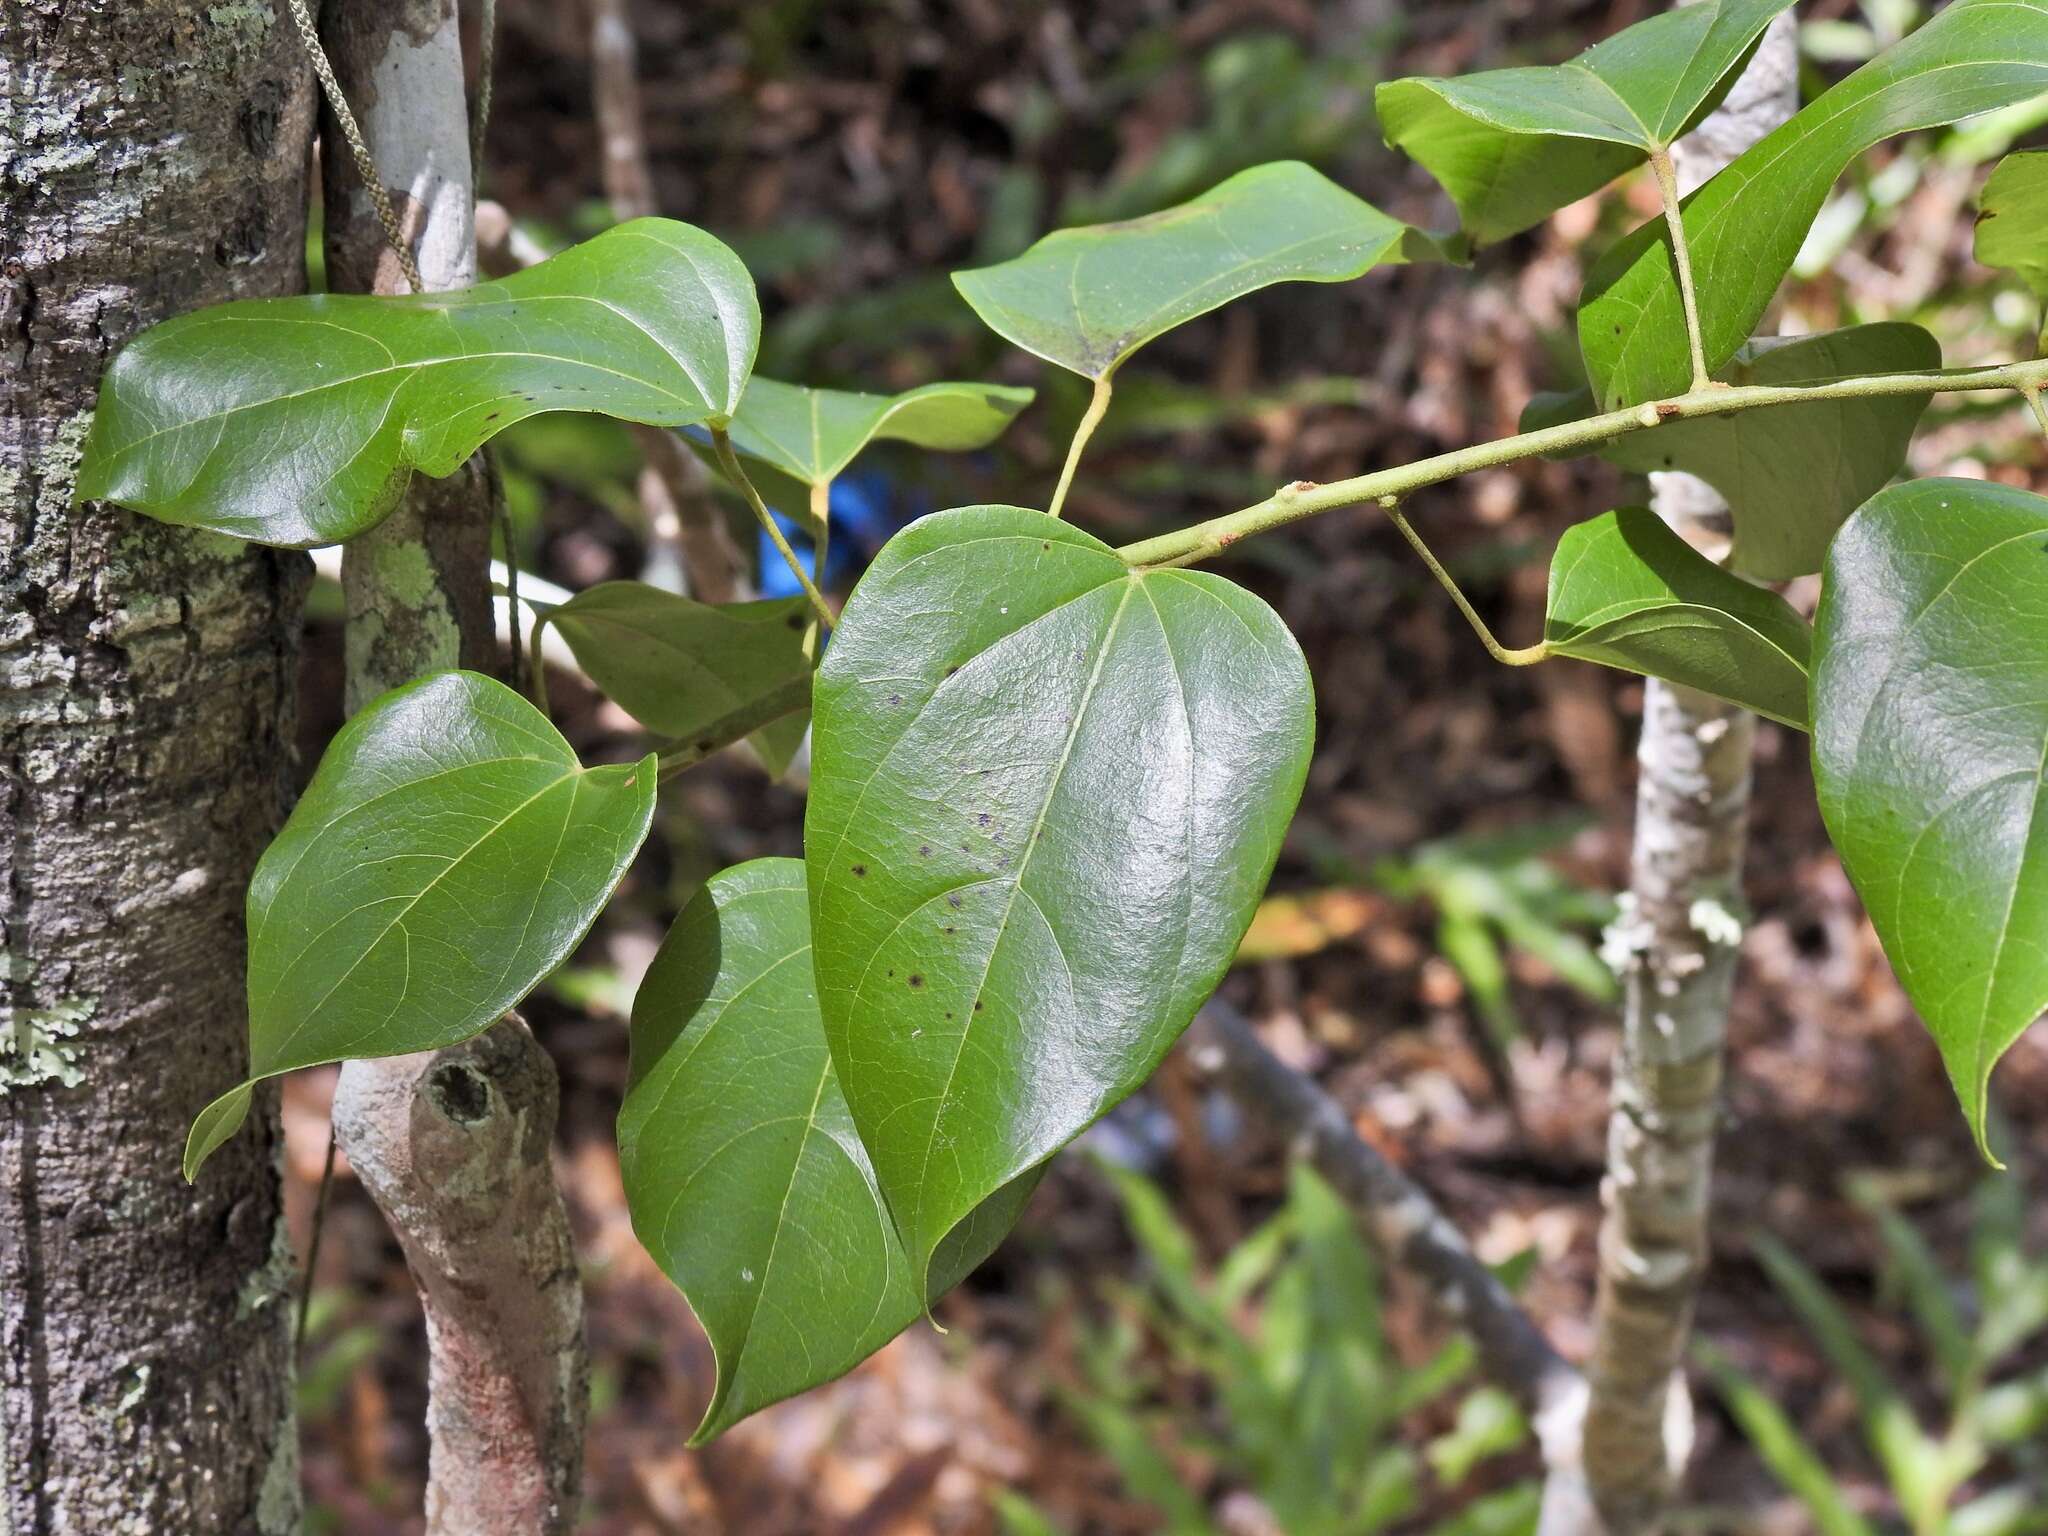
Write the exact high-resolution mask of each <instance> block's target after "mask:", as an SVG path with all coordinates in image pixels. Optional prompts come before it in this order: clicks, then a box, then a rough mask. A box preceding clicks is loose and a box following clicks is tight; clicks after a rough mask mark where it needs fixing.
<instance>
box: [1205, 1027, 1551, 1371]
mask: <svg viewBox="0 0 2048 1536" xmlns="http://www.w3.org/2000/svg"><path fill="white" fill-rule="evenodd" d="M1182 1048H1183V1049H1184V1050H1186V1051H1187V1052H1188V1054H1189V1056H1190V1059H1191V1060H1192V1061H1193V1063H1194V1065H1195V1067H1196V1069H1197V1070H1198V1071H1201V1072H1203V1073H1206V1074H1207V1075H1209V1076H1211V1077H1213V1078H1215V1079H1216V1080H1217V1081H1218V1083H1219V1084H1220V1085H1221V1086H1222V1087H1223V1088H1224V1089H1225V1090H1226V1091H1227V1092H1228V1093H1229V1094H1230V1096H1231V1097H1232V1098H1233V1099H1234V1100H1236V1101H1237V1103H1238V1104H1240V1105H1241V1106H1243V1107H1244V1108H1245V1109H1246V1110H1248V1111H1249V1112H1250V1113H1251V1114H1252V1115H1253V1116H1254V1117H1255V1118H1256V1119H1258V1120H1259V1121H1261V1122H1263V1123H1264V1124H1265V1125H1266V1127H1267V1128H1268V1129H1269V1130H1271V1131H1272V1132H1274V1133H1276V1134H1277V1135H1279V1136H1281V1137H1282V1138H1284V1139H1285V1140H1287V1141H1288V1142H1289V1143H1290V1144H1291V1145H1292V1146H1293V1147H1294V1148H1295V1149H1296V1151H1297V1153H1298V1154H1299V1155H1300V1156H1302V1157H1303V1158H1305V1159H1307V1161H1308V1162H1309V1164H1310V1166H1312V1167H1313V1168H1314V1169H1315V1170H1316V1172H1318V1173H1320V1174H1321V1175H1322V1176H1323V1178H1324V1179H1325V1180H1327V1181H1328V1182H1329V1184H1330V1185H1331V1187H1332V1188H1334V1189H1335V1190H1336V1191H1337V1193H1338V1194H1339V1195H1341V1196H1342V1197H1343V1199H1344V1201H1345V1203H1346V1204H1347V1205H1348V1206H1350V1207H1351V1210H1352V1212H1353V1214H1354V1215H1356V1216H1357V1217H1358V1219H1359V1221H1360V1223H1361V1225H1362V1226H1363V1227H1364V1229H1365V1231H1366V1233H1367V1235H1368V1236H1369V1237H1371V1239H1372V1240H1373V1243H1374V1246H1375V1247H1377V1248H1378V1249H1379V1250H1380V1252H1381V1254H1382V1256H1383V1257H1384V1258H1385V1259H1386V1261H1387V1262H1388V1263H1389V1264H1390V1265H1394V1266H1397V1267H1399V1268H1400V1269H1401V1270H1402V1271H1403V1272H1404V1273H1406V1274H1410V1275H1413V1276H1414V1277H1415V1278H1416V1279H1418V1280H1420V1281H1421V1282H1422V1283H1423V1284H1424V1285H1425V1286H1426V1287H1427V1289H1428V1293H1429V1299H1430V1301H1431V1302H1432V1304H1434V1305H1435V1306H1436V1307H1437V1308H1438V1309H1439V1310H1440V1311H1441V1312H1443V1313H1444V1314H1445V1315H1446V1316H1447V1317H1448V1318H1450V1319H1451V1320H1452V1321H1453V1322H1455V1323H1457V1324H1458V1325H1459V1326H1460V1327H1463V1328H1465V1329H1467V1330H1468V1331H1469V1332H1470V1333H1471V1335H1472V1339H1473V1342H1474V1343H1475V1344H1477V1345H1478V1347H1479V1355H1480V1360H1481V1362H1482V1364H1483V1366H1484V1368H1485V1370H1486V1373H1487V1375H1488V1376H1490V1377H1491V1378H1492V1379H1493V1380H1494V1381H1495V1382H1497V1383H1498V1384H1499V1385H1500V1386H1502V1387H1504V1388H1505V1389H1506V1390H1507V1391H1509V1392H1511V1393H1513V1394H1514V1395H1515V1396H1516V1397H1517V1398H1519V1399H1520V1400H1521V1401H1522V1402H1523V1403H1524V1404H1527V1405H1529V1406H1531V1407H1533V1408H1535V1409H1537V1410H1539V1411H1540V1410H1543V1409H1547V1408H1550V1407H1552V1406H1554V1405H1557V1404H1559V1403H1560V1402H1562V1401H1564V1400H1566V1399H1568V1398H1570V1397H1571V1396H1573V1395H1574V1393H1575V1392H1576V1390H1577V1388H1578V1386H1579V1374H1578V1372H1577V1371H1575V1370H1574V1369H1573V1368H1572V1367H1571V1366H1570V1365H1569V1364H1568V1363H1567V1362H1566V1361H1565V1360H1564V1358H1563V1357H1562V1356H1560V1355H1559V1354H1558V1353H1557V1351H1556V1350H1555V1349H1553V1348H1552V1347H1551V1345H1550V1341H1549V1340H1548V1339H1546V1338H1544V1336H1543V1333H1542V1331H1541V1330H1540V1329H1539V1328H1537V1326H1536V1325H1535V1323H1533V1322H1532V1321H1530V1318H1529V1315H1528V1313H1526V1312H1524V1311H1523V1310H1522V1308H1521V1306H1520V1305H1519V1304H1518V1303H1517V1302H1516V1301H1515V1299H1514V1297H1512V1296H1511V1295H1509V1294H1508V1289H1507V1287H1506V1286H1505V1285H1503V1284H1502V1283H1501V1280H1500V1277H1499V1276H1498V1275H1496V1274H1495V1273H1494V1272H1493V1271H1492V1270H1491V1269H1489V1268H1488V1267H1487V1266H1486V1265H1485V1264H1484V1263H1483V1262H1482V1261H1481V1260H1480V1259H1479V1257H1478V1256H1477V1255H1476V1254H1474V1253H1473V1252H1472V1249H1471V1247H1470V1245H1468V1244H1467V1243H1466V1241H1465V1239H1464V1237H1463V1236H1462V1235H1461V1234H1460V1233H1459V1231H1458V1229H1457V1228H1456V1227H1455V1226H1454V1225H1453V1224H1452V1223H1451V1221H1450V1220H1449V1218H1447V1217H1446V1216H1445V1215H1444V1214H1443V1212H1442V1211H1440V1210H1439V1209H1438V1208H1437V1205H1436V1202H1435V1201H1434V1200H1432V1199H1431V1198H1430V1196H1429V1194H1428V1192H1427V1191H1425V1190H1424V1189H1423V1188H1422V1187H1421V1186H1420V1185H1418V1184H1417V1183H1416V1182H1415V1181H1414V1180H1413V1179H1411V1178H1409V1177H1408V1175H1407V1174H1405V1173H1403V1172H1402V1171H1401V1170H1400V1169H1399V1168H1396V1167H1395V1166H1394V1165H1393V1164H1392V1163H1390V1162H1388V1161H1387V1160H1386V1159H1385V1158H1383V1157H1381V1156H1380V1154H1379V1153H1378V1152H1377V1151H1376V1150H1374V1148H1373V1147H1372V1145H1371V1144H1370V1143H1369V1142H1367V1141H1365V1140H1364V1139H1363V1138H1361V1137H1360V1136H1359V1134H1358V1132H1357V1131H1356V1130H1354V1129H1353V1128H1352V1125H1351V1121H1350V1119H1349V1118H1348V1117H1347V1116H1346V1115H1345V1113H1344V1111H1343V1110H1342V1109H1340V1108H1339V1107H1338V1106H1337V1103H1336V1101H1335V1100H1334V1099H1332V1098H1331V1097H1330V1096H1329V1095H1328V1094H1326V1093H1325V1092H1323V1090H1322V1089H1321V1088H1320V1087H1318V1086H1317V1085H1316V1083H1315V1082H1314V1081H1313V1080H1312V1079H1311V1078H1309V1077H1306V1076H1304V1075H1303V1074H1302V1073H1300V1072H1297V1071H1295V1070H1294V1069H1293V1068H1292V1067H1290V1066H1288V1065H1287V1064H1286V1063H1285V1062H1283V1061H1281V1060H1280V1058H1279V1057H1277V1056H1275V1055H1274V1054H1273V1053H1272V1052H1271V1051H1269V1050H1268V1049H1266V1047H1265V1045H1264V1043H1263V1042H1262V1041H1260V1039H1259V1037H1258V1034H1257V1032H1256V1031H1255V1030H1254V1029H1253V1028H1252V1025H1251V1023H1250V1021H1249V1020H1247V1019H1246V1018H1245V1017H1244V1016H1243V1015H1242V1014H1240V1013H1238V1012H1237V1010H1236V1009H1234V1008H1232V1007H1231V1006H1230V1005H1229V1004H1227V1003H1225V1002H1223V1001H1222V1000H1221V999H1218V998H1212V999H1210V1001H1209V1002H1208V1003H1206V1004H1205V1005H1203V1008H1202V1011H1201V1012H1200V1013H1199V1014H1198V1015H1196V1018H1195V1022H1194V1023H1193V1024H1192V1025H1191V1026H1190V1027H1189V1029H1188V1032H1187V1036H1186V1038H1185V1040H1184V1042H1183V1045H1182Z"/></svg>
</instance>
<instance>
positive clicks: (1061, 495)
mask: <svg viewBox="0 0 2048 1536" xmlns="http://www.w3.org/2000/svg"><path fill="white" fill-rule="evenodd" d="M1109 388H1110V385H1109V375H1108V374H1106V373H1105V374H1104V375H1103V376H1102V377H1101V378H1099V379H1097V380H1096V381H1095V393H1094V394H1093V395H1092V396H1090V397H1089V400H1088V409H1087V410H1085V411H1083V412H1082V413H1081V424H1080V425H1079V426H1077V427H1076V428H1074V440H1073V442H1071V443H1069V444H1068V445H1067V462H1066V463H1065V464H1064V465H1062V466H1061V468H1060V483H1059V484H1058V485H1057V486H1055V487H1054V488H1053V493H1052V505H1051V506H1049V507H1047V508H1046V509H1045V510H1046V511H1047V512H1048V513H1050V514H1051V515H1052V516H1054V517H1058V516H1059V515H1060V508H1062V507H1064V506H1065V505H1066V504H1067V488H1068V487H1069V486H1071V485H1072V484H1073V483H1074V471H1075V469H1077V468H1078V467H1079V466H1080V463H1081V450H1082V449H1083V448H1086V447H1087V446H1088V439H1089V438H1091V437H1093V436H1094V435H1095V429H1096V428H1097V427H1099V426H1100V425H1102V417H1103V413H1104V412H1105V411H1107V410H1108V409H1109Z"/></svg>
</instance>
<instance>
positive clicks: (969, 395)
mask: <svg viewBox="0 0 2048 1536" xmlns="http://www.w3.org/2000/svg"><path fill="white" fill-rule="evenodd" d="M1035 393H1036V392H1035V391H1033V390H1029V389H1013V388H1010V387H1008V386H1006V385H1001V384H927V385H925V386H924V387H923V388H922V389H912V390H906V391H904V392H903V393H902V394H900V395H866V394H857V393H854V392H853V391H851V390H844V389H806V388H804V387H803V386H801V385H797V384H783V383H779V382H777V381H776V380H774V379H763V378H758V377H757V378H755V379H753V380H752V381H751V382H750V383H749V384H748V385H747V392H746V394H745V395H743V396H742V397H741V398H740V408H739V411H738V413H737V414H735V415H734V417H733V419H732V445H733V447H735V448H737V449H738V450H739V451H740V452H741V453H743V454H746V455H747V456H748V457H749V458H753V459H759V460H760V461H762V462H763V463H765V464H769V465H772V466H773V467H774V468H776V469H779V470H781V471H782V473H784V474H785V475H788V476H789V477H790V478H791V479H793V480H796V481H798V482H800V483H801V484H804V485H807V486H819V485H826V484H829V483H830V482H831V481H833V480H836V479H838V478H839V475H840V474H841V472H842V471H844V470H845V468H846V466H847V465H849V464H851V463H852V462H853V461H854V458H855V456H856V455H858V454H859V453H860V451H861V449H863V448H865V447H867V445H868V444H869V443H871V442H874V441H875V440H876V439H878V438H879V439H885V440H888V441H892V442H900V443H909V444H910V445H911V446H912V447H915V448H930V449H934V450H937V451H939V452H943V453H961V452H966V451H969V450H971V449H975V448H986V447H987V446H988V445H989V444H990V443H992V442H994V441H995V440H996V439H997V438H998V437H1001V436H1002V435H1003V431H1004V429H1005V428H1006V427H1008V426H1009V425H1010V423H1011V422H1012V421H1014V420H1016V418H1017V413H1018V412H1019V411H1021V410H1023V409H1024V407H1025V406H1027V405H1029V404H1030V403H1031V401H1032V398H1033V396H1034V394H1035ZM792 510H801V509H792Z"/></svg>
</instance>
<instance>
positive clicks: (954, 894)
mask: <svg viewBox="0 0 2048 1536" xmlns="http://www.w3.org/2000/svg"><path fill="white" fill-rule="evenodd" d="M946 905H947V906H949V907H951V908H952V909H953V910H954V911H955V912H958V911H959V910H960V893H959V892H958V891H951V892H949V893H948V894H947V896H946Z"/></svg>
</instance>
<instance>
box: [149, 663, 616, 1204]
mask: <svg viewBox="0 0 2048 1536" xmlns="http://www.w3.org/2000/svg"><path fill="white" fill-rule="evenodd" d="M654 778H655V761H654V759H653V758H652V757H648V758H646V759H643V760H642V761H641V762H638V763H631V764H621V765H618V766H614V767H604V768H588V769H586V768H584V767H583V766H582V765H581V764H580V763H578V762H577V760H576V754H575V753H574V752H572V751H571V750H570V749H569V744H568V743H567V742H566V741H564V740H562V737H561V734H560V733H559V732H558V731H556V730H555V728H554V727H553V726H552V725H550V724H548V721H547V717H546V716H545V715H543V714H541V712H540V711H539V710H537V709H535V708H534V707H533V706H532V705H531V704H529V703H527V702H526V700H524V699H522V698H521V697H520V696H519V695H518V694H516V693H514V692H513V691H512V690H511V689H509V688H507V687H506V686H505V685H504V684H502V683H498V682H494V681H492V680H491V679H490V678H488V677H483V676H481V675H479V674H477V673H475V672H433V673H429V674H428V675H427V676H425V677H423V678H421V679H420V680H419V681H418V682H415V683H408V684H407V685H406V686H405V687H403V688H395V689H393V690H392V691H391V692H390V693H387V694H385V695H384V696H383V697H382V698H380V699H378V700H376V701H375V702H374V703H372V704H371V705H370V706H369V707H368V708H366V709H363V710H361V711H359V712H358V713H357V714H356V715H355V717H354V718H353V719H351V720H350V721H349V722H348V724H346V725H344V726H343V727H342V728H341V731H340V733H339V734H337V735H336V736H335V738H334V740H333V742H332V743H331V744H330V745H329V747H328V748H327V754H326V756H324V757H323V758H321V759H320V767H319V769H318V771H316V772H315V773H314V775H313V782H312V783H311V784H310V785H308V786H307V788H306V793H305V794H304V795H303V796H302V797H301V798H300V800H299V803H298V806H297V808H296V809H295V810H293V812H292V814H291V819H290V820H288V821H287V822H285V824H284V830H283V831H281V832H279V833H278V834H277V839H276V841H274V842H273V843H271V845H270V846H269V847H268V848H267V849H265V850H264V852H263V857H262V858H261V859H260V860H258V861H257V864H256V873H255V875H254V876H253V877H252V878H251V880H250V882H249V901H248V923H249V1079H248V1082H245V1083H243V1084H242V1085H241V1086H240V1087H237V1088H234V1089H232V1090H230V1091H229V1092H228V1093H226V1094H224V1095H222V1096H221V1098H220V1099H218V1100H216V1101H215V1102H214V1103H213V1104H211V1105H209V1106H207V1108H206V1110H205V1111H203V1112H202V1113H201V1115H200V1117H199V1119H198V1120H197V1121H196V1122H195V1123H194V1125H193V1128H192V1135H191V1137H190V1139H189V1140H188V1142H187V1144H186V1148H185V1173H186V1177H188V1178H190V1177H192V1176H193V1175H194V1174H196V1173H197V1172H198V1169H199V1165H200V1164H201V1163H202V1162H204V1161H205V1160H206V1158H207V1157H208V1156H209V1155H210V1154H211V1153H212V1151H213V1150H214V1148H215V1147H217V1146H219V1145H220V1144H221V1142H223V1141H225V1140H226V1139H227V1138H228V1137H229V1136H231V1135H232V1134H234V1131H235V1129H236V1127H237V1126H239V1125H240V1124H241V1122H242V1116H243V1115H244V1114H245V1113H246V1112H247V1109H248V1103H249V1087H250V1084H252V1083H255V1082H257V1081H259V1080H260V1079H262V1078H266V1077H275V1076H276V1075H277V1074H278V1073H280V1072H289V1071H291V1070H292V1069H293V1068H294V1067H309V1066H313V1065H315V1064H316V1063H319V1062H325V1061H342V1060H345V1059H348V1058H350V1057H361V1056H398V1055H403V1054H404V1053H406V1052H408V1051H426V1050H434V1049H438V1048H439V1047H441V1046H444V1045H453V1044H455V1043H456V1042H457V1041H459V1040H466V1039H468V1038H469V1037H470V1036H471V1035H474V1034H476V1033H478V1032H479V1031H481V1030H483V1029H485V1028H487V1027H488V1026H489V1025H490V1024H491V1023H493V1022H494V1021H495V1020H496V1019H497V1018H498V1017H499V1016H500V1015H501V1014H503V1013H504V1012H505V1010H506V1009H508V1008H510V1007H511V1006H512V1005H513V1004H515V1003H517V1002H518V1001H519V1000H520V999H521V998H522V997H524V996H525V995H526V994H527V993H528V992H530V991H531V990H533V987H534V985H535V984H536V983H537V982H538V981H539V980H540V979H541V978H542V977H543V976H545V975H547V973H548V972H549V971H552V970H553V969H554V968H555V967H556V966H558V965H560V964H561V963H562V961H563V960H564V959H566V958H567V957H568V954H569V952H570V951H571V950H572V949H574V948H575V947H576V944H577V943H578V941H580V940H581V939H582V937H583V935H584V933H585V932H587V931H588V930H589V928H590V925H591V924H592V923H593V922H594V921H596V919H597V914H598V912H599V911H600V910H601V909H602V908H603V906H604V904H605V902H606V900H607V899H608V898H609V897H610V896H611V893H612V889H613V887H615V886H616V885H617V884H618V883H619V880H620V878H621V877H622V876H623V875H624V874H625V872H626V866H627V864H628V863H629V862H630V861H631V860H632V857H633V855H634V853H635V852H636V851H637V850H638V849H639V847H640V843H641V840H642V839H643V838H645V837H646V836H647V828H648V825H649V823H650V821H651V820H652V818H653V815H654Z"/></svg>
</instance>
